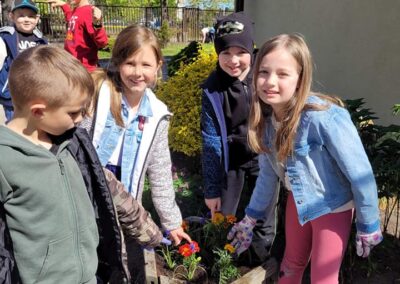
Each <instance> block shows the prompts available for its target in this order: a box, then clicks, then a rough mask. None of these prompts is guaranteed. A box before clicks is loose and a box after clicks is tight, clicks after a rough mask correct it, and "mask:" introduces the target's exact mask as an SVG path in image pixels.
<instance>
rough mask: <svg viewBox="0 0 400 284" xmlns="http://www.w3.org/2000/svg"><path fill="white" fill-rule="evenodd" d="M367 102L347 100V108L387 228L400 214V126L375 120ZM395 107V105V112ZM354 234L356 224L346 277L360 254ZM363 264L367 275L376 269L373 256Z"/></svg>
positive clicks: (348, 255) (347, 259)
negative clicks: (371, 177) (372, 175)
mask: <svg viewBox="0 0 400 284" xmlns="http://www.w3.org/2000/svg"><path fill="white" fill-rule="evenodd" d="M364 105H365V102H364V99H362V98H361V99H355V100H347V101H346V106H347V109H348V110H349V112H350V114H351V118H352V120H353V123H354V124H355V126H356V128H357V130H358V132H359V134H360V137H361V140H362V142H363V145H364V148H365V150H366V152H367V155H368V157H369V160H370V162H371V165H372V168H373V171H374V175H375V179H376V182H377V187H378V195H379V198H380V205H381V209H383V210H384V218H383V224H382V225H383V231H384V232H386V231H387V228H388V224H389V220H390V217H391V216H392V214H393V213H394V212H397V219H398V218H399V214H400V211H399V210H397V211H396V207H398V204H399V203H398V202H399V198H400V186H399V185H400V126H398V125H389V126H381V125H378V124H376V123H375V122H374V120H375V119H377V117H376V116H375V115H374V113H373V112H372V111H371V110H370V109H369V108H366V107H365V106H364ZM396 110H397V108H396V105H395V106H394V108H393V111H394V113H395V111H396ZM395 231H396V232H397V231H398V224H396V228H395ZM354 234H355V229H354V228H353V232H352V234H351V238H350V240H349V245H348V249H347V252H346V257H345V259H344V260H345V263H347V265H345V266H344V267H343V269H344V270H345V271H344V273H346V274H347V275H346V278H347V279H352V277H353V276H352V269H350V268H355V267H356V266H357V265H356V263H357V257H356V254H355V252H354V248H353V242H354V240H353V239H354ZM378 247H379V246H378ZM363 265H364V267H362V269H363V270H364V271H366V275H367V276H368V275H370V274H371V273H372V272H374V271H376V266H377V263H376V262H374V260H373V259H371V258H370V259H368V262H366V263H365V262H364V264H363Z"/></svg>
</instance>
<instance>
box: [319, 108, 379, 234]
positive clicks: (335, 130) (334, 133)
mask: <svg viewBox="0 0 400 284" xmlns="http://www.w3.org/2000/svg"><path fill="white" fill-rule="evenodd" d="M325 117H326V118H327V119H326V120H324V121H323V123H322V129H321V132H322V136H323V139H324V144H325V145H326V147H327V149H328V151H329V153H330V154H331V155H332V157H333V158H334V159H335V161H336V163H337V164H338V166H339V168H340V169H341V171H342V172H343V174H344V175H345V176H346V177H347V179H348V180H349V182H350V184H351V191H352V193H353V198H354V203H355V206H356V226H357V230H359V231H362V232H364V233H372V232H374V231H376V230H378V229H379V224H380V219H379V209H378V192H377V187H376V182H375V178H374V174H373V172H372V167H371V164H370V162H369V160H368V157H367V154H366V153H365V150H364V147H363V144H362V142H361V139H360V137H359V135H358V132H357V129H356V127H355V126H354V124H353V122H352V120H351V118H350V115H349V113H348V111H347V110H346V109H344V108H340V107H333V110H332V114H331V115H329V116H325Z"/></svg>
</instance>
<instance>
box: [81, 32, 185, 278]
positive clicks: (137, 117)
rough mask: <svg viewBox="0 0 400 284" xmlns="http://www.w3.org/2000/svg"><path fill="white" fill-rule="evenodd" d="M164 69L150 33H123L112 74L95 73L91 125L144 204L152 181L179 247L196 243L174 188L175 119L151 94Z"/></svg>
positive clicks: (134, 265)
mask: <svg viewBox="0 0 400 284" xmlns="http://www.w3.org/2000/svg"><path fill="white" fill-rule="evenodd" d="M161 65H162V54H161V49H160V46H159V42H158V40H157V38H156V36H155V35H154V33H153V32H152V31H151V30H150V29H148V28H146V27H142V26H139V25H132V26H128V27H126V28H125V29H124V30H122V31H121V32H120V33H119V35H118V37H117V39H116V41H115V45H114V48H113V52H112V57H111V60H110V64H109V66H108V68H107V70H101V69H100V70H97V71H95V72H94V73H92V76H93V78H94V80H95V83H96V86H97V90H96V94H97V96H96V97H95V100H94V102H93V106H94V115H93V116H92V117H93V118H92V121H91V122H90V121H89V120H90V119H87V120H86V122H85V124H86V125H87V124H89V125H90V126H91V127H90V129H91V131H90V132H91V134H92V141H93V144H94V146H95V148H96V151H97V154H98V156H99V160H100V163H101V165H102V166H103V167H106V168H108V169H109V170H111V171H112V172H113V173H114V174H115V175H116V177H117V178H118V179H119V180H120V181H121V182H122V183H123V184H124V185H125V187H126V188H127V189H128V192H129V193H130V194H131V195H132V196H133V197H134V198H135V199H137V200H138V201H139V202H141V199H142V194H143V188H144V181H145V177H146V176H147V177H148V181H149V183H150V188H151V196H152V201H153V204H154V206H155V209H156V211H157V213H158V215H159V217H160V222H161V225H162V227H163V229H165V230H167V231H169V232H170V237H171V239H172V240H173V241H174V243H175V245H177V244H179V243H180V242H181V240H182V239H186V240H187V241H189V242H190V241H191V239H190V237H189V236H188V235H187V234H186V233H185V232H184V231H183V229H182V227H181V225H182V216H181V212H180V210H179V207H178V205H177V203H176V201H175V191H174V189H173V184H172V172H171V157H170V152H169V147H168V126H169V118H170V116H171V113H170V112H169V111H168V109H167V106H166V105H165V104H164V103H163V102H161V101H160V100H159V99H158V98H157V97H156V96H155V94H154V93H153V92H152V90H151V87H153V86H154V85H155V83H156V80H157V75H158V72H159V70H160V68H161ZM126 244H127V250H128V260H129V268H130V271H131V274H132V276H133V278H134V279H140V278H141V277H142V276H143V274H144V270H143V267H144V265H143V264H144V261H143V254H141V248H140V247H139V245H138V244H136V243H132V242H131V241H130V240H126ZM139 259H140V261H139ZM131 260H132V261H131ZM140 262H141V263H140Z"/></svg>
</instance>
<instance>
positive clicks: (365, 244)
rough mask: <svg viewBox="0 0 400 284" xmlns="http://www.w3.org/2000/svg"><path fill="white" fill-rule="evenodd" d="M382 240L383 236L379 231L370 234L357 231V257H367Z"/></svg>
mask: <svg viewBox="0 0 400 284" xmlns="http://www.w3.org/2000/svg"><path fill="white" fill-rule="evenodd" d="M382 240H383V236H382V232H381V230H378V231H375V232H373V233H370V234H366V233H363V232H358V231H357V235H356V250H357V255H358V256H362V257H368V256H369V253H370V251H371V250H372V249H373V247H374V246H376V245H377V244H379V243H380V242H381V241H382Z"/></svg>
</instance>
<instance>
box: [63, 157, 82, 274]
mask: <svg viewBox="0 0 400 284" xmlns="http://www.w3.org/2000/svg"><path fill="white" fill-rule="evenodd" d="M57 160H58V164H59V165H60V171H61V175H62V176H63V181H64V185H65V188H66V190H67V193H68V197H69V199H70V202H71V204H72V205H71V207H72V212H73V222H74V224H73V225H74V227H75V232H76V233H75V237H74V242H75V248H76V249H77V254H78V255H77V258H78V259H79V262H80V273H81V276H80V279H82V277H83V265H84V263H83V261H82V256H81V252H80V249H79V228H78V222H77V220H78V214H77V212H76V204H75V202H74V198H73V196H72V192H71V186H70V184H69V180H68V178H67V177H66V175H65V166H64V162H63V161H62V160H61V159H60V158H57Z"/></svg>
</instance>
